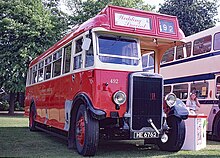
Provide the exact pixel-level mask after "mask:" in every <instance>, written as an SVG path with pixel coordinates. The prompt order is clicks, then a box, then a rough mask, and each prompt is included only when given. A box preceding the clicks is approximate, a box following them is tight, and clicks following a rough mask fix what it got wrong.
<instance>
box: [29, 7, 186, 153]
mask: <svg viewBox="0 0 220 158" xmlns="http://www.w3.org/2000/svg"><path fill="white" fill-rule="evenodd" d="M183 38H184V34H183V33H182V32H181V30H180V29H179V25H178V22H177V18H176V17H174V16H168V15H161V14H157V13H151V12H145V11H140V10H135V9H129V8H122V7H117V6H107V7H106V8H105V9H103V10H102V11H101V12H100V13H99V14H98V15H97V16H95V17H94V18H92V19H90V20H88V21H86V22H85V23H83V24H82V25H81V26H79V27H78V28H75V29H74V30H73V31H72V32H71V33H70V34H68V35H67V36H65V37H64V38H63V39H62V40H60V41H59V42H57V43H56V44H55V45H54V46H52V47H51V48H49V49H48V50H47V51H46V52H44V53H43V54H41V55H40V56H39V57H37V58H36V59H34V60H33V61H32V62H31V63H30V66H29V71H28V77H27V86H26V100H25V105H26V106H25V114H26V115H29V128H30V130H31V131H33V130H36V129H42V130H45V129H46V130H49V131H50V132H55V133H56V134H59V135H62V136H65V137H66V138H67V140H68V147H69V148H73V147H75V148H76V150H77V151H78V153H79V154H81V155H84V156H86V155H94V154H95V152H96V149H97V146H98V142H99V139H143V140H145V143H148V142H152V141H153V142H154V143H156V144H158V146H159V147H160V148H161V150H166V151H178V150H180V149H181V147H182V145H183V142H184V138H185V124H184V121H182V120H183V119H186V118H187V116H188V114H182V113H181V112H179V111H178V108H175V107H176V106H177V104H176V97H175V95H174V94H168V95H167V96H166V99H165V100H164V99H163V78H162V76H161V75H159V74H156V73H158V72H159V65H160V59H161V57H162V56H163V53H164V52H165V51H166V50H167V49H168V48H170V47H173V46H174V45H178V44H181V43H182V39H183ZM152 50H153V51H155V56H156V57H155V72H156V73H147V72H143V71H142V61H141V56H142V55H143V54H145V53H147V52H150V51H152ZM178 105H179V104H178ZM163 108H166V110H167V109H168V111H169V112H167V111H166V113H165V112H164V111H163Z"/></svg>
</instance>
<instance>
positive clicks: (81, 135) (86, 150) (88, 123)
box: [75, 105, 99, 156]
mask: <svg viewBox="0 0 220 158" xmlns="http://www.w3.org/2000/svg"><path fill="white" fill-rule="evenodd" d="M75 140H76V149H77V151H78V153H79V154H81V155H83V156H93V155H95V153H96V150H97V147H98V142H99V122H98V120H95V119H94V118H92V117H91V115H90V114H89V113H88V111H87V110H86V106H85V105H80V107H79V109H78V112H77V116H76V123H75Z"/></svg>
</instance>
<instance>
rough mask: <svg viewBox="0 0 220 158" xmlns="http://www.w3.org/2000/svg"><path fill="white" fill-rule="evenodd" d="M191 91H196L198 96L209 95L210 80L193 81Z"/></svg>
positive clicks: (204, 96) (203, 97) (205, 96)
mask: <svg viewBox="0 0 220 158" xmlns="http://www.w3.org/2000/svg"><path fill="white" fill-rule="evenodd" d="M190 91H191V92H192V91H196V95H197V97H198V98H200V99H205V98H207V97H208V82H197V83H192V84H191V89H190Z"/></svg>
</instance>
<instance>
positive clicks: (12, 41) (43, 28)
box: [0, 0, 67, 113]
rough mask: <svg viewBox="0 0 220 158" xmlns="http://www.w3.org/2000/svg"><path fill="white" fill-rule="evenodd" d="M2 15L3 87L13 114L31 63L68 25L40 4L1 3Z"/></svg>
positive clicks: (27, 1) (0, 77)
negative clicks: (16, 97)
mask: <svg viewBox="0 0 220 158" xmlns="http://www.w3.org/2000/svg"><path fill="white" fill-rule="evenodd" d="M48 3H49V2H48ZM0 11H1V12H0V30H1V31H0V52H1V53H0V87H4V89H5V90H6V91H7V93H9V94H10V107H9V113H13V110H14V105H13V104H14V101H15V98H14V97H15V93H17V92H24V88H25V80H26V73H27V68H28V65H29V63H30V61H31V60H32V59H33V58H35V57H36V56H37V55H39V54H41V53H42V52H43V51H45V50H46V49H48V48H49V47H50V46H52V45H53V44H54V43H55V42H56V41H57V40H58V39H60V38H61V36H62V34H63V32H64V30H66V29H67V24H66V23H65V19H64V17H63V14H61V13H60V12H59V11H54V10H53V11H54V12H53V11H52V9H51V8H50V7H46V6H45V5H43V3H42V1H41V0H10V1H9V0H0ZM10 111H12V112H10Z"/></svg>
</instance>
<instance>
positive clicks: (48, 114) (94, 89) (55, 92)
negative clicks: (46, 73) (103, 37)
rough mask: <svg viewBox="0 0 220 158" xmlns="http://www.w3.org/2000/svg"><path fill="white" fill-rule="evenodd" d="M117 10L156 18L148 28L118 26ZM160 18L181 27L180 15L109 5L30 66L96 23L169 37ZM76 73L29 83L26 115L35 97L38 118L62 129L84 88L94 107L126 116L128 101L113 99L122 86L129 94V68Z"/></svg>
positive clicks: (171, 37) (141, 33) (105, 26)
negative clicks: (117, 106) (71, 102)
mask: <svg viewBox="0 0 220 158" xmlns="http://www.w3.org/2000/svg"><path fill="white" fill-rule="evenodd" d="M115 12H118V13H124V14H127V15H133V16H139V17H148V18H152V26H153V27H152V30H151V31H146V30H142V29H138V28H137V29H135V30H134V29H133V28H126V27H119V26H116V25H114V23H113V20H114V16H113V14H114V13H115ZM158 19H168V20H171V21H173V22H174V23H175V26H176V27H177V28H179V27H178V22H177V19H176V17H173V16H167V15H160V14H156V13H150V12H145V11H140V10H134V9H129V8H122V7H116V6H108V7H107V8H105V9H103V10H102V11H101V12H100V13H99V14H98V15H97V16H95V17H94V18H92V19H90V20H89V21H87V22H85V23H84V24H82V25H81V26H79V27H78V28H76V29H75V30H73V32H71V33H70V34H68V35H67V36H65V37H64V38H63V39H62V40H60V41H59V42H57V43H56V44H55V45H54V46H52V47H51V48H49V49H48V50H47V51H46V52H44V53H43V54H42V55H40V56H39V57H37V58H36V59H34V60H33V61H32V62H31V63H30V66H33V65H34V64H36V63H37V62H38V61H40V60H42V59H45V57H47V56H48V55H50V54H52V53H53V52H54V51H55V50H58V49H60V48H62V47H63V46H64V45H65V44H66V43H68V42H69V41H71V40H73V38H75V37H77V36H78V35H80V34H81V33H83V32H85V31H87V30H90V29H92V28H95V27H103V28H105V29H107V30H110V31H111V30H112V31H115V32H121V33H127V34H136V35H140V36H151V37H154V36H155V37H156V38H167V37H168V35H167V34H166V33H160V32H159V26H158ZM169 38H170V39H177V40H180V39H182V38H183V37H182V35H181V33H180V32H178V31H177V32H175V34H173V35H170V34H169ZM74 74H75V80H74V81H72V74H69V75H66V76H60V77H58V78H53V79H51V80H49V81H44V82H41V83H37V84H35V85H31V86H28V87H27V88H26V99H25V105H26V106H25V115H28V114H29V108H30V104H31V100H32V99H34V101H35V104H36V108H37V116H36V121H38V122H41V123H46V124H47V125H50V126H53V127H56V128H59V129H64V125H65V109H64V108H65V101H66V100H73V98H74V97H75V96H76V95H77V94H78V93H80V92H83V93H85V94H87V96H88V97H89V98H90V100H91V101H92V104H93V106H94V108H96V109H101V110H104V111H105V112H106V114H107V117H110V112H112V111H118V113H119V116H120V117H123V115H124V113H125V112H126V105H127V102H125V103H124V104H123V105H121V107H120V110H116V109H115V104H114V103H113V101H112V95H113V94H114V93H115V92H116V91H118V90H121V91H124V92H125V93H126V95H127V97H128V75H129V72H126V71H113V70H100V69H94V70H87V71H81V72H77V73H74ZM111 79H117V82H115V83H111ZM105 83H108V85H107V86H106V85H105Z"/></svg>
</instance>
